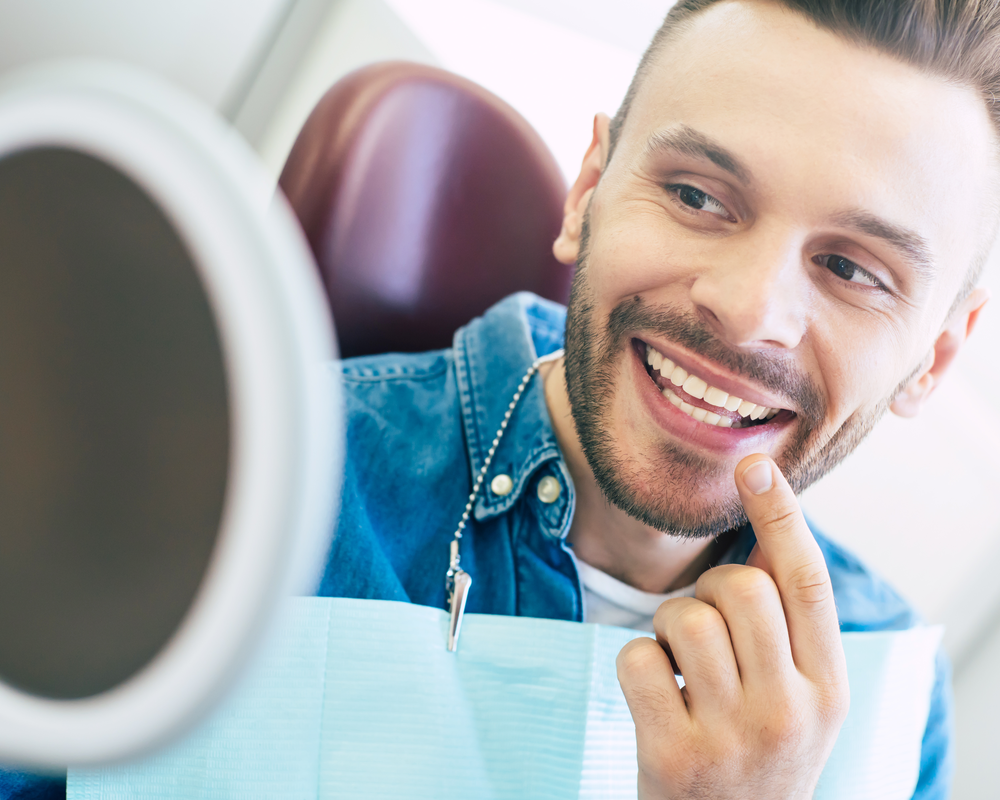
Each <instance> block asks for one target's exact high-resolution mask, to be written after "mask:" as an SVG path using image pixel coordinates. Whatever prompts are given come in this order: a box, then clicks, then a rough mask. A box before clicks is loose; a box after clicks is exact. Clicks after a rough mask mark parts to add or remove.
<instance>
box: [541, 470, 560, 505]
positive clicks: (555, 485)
mask: <svg viewBox="0 0 1000 800" xmlns="http://www.w3.org/2000/svg"><path fill="white" fill-rule="evenodd" d="M560 492H562V486H560V485H559V481H557V480H556V479H555V478H553V477H552V476H551V475H546V476H545V477H544V478H542V479H541V480H540V481H539V482H538V499H539V500H541V501H542V502H543V503H554V502H555V501H556V500H558V499H559V494H560Z"/></svg>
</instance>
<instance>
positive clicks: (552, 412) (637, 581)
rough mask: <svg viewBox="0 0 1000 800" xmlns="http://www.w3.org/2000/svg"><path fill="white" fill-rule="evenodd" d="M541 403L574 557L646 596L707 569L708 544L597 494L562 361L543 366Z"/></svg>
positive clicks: (689, 580)
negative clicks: (561, 477)
mask: <svg viewBox="0 0 1000 800" xmlns="http://www.w3.org/2000/svg"><path fill="white" fill-rule="evenodd" d="M539 371H540V372H541V374H542V378H543V380H544V383H545V402H546V405H547V406H548V410H549V417H550V418H551V419H552V427H553V429H554V430H555V434H556V439H557V440H558V442H559V447H560V449H561V450H562V453H563V458H565V459H566V465H567V467H568V468H569V472H570V475H571V476H572V478H573V484H574V486H575V488H576V510H575V512H574V514H573V522H572V524H571V526H570V530H569V537H568V538H569V541H570V543H571V544H572V545H573V552H574V553H575V554H576V556H577V557H578V558H580V559H581V560H583V561H585V562H586V563H587V564H590V565H591V566H592V567H596V568H597V569H599V570H601V571H603V572H606V573H608V574H609V575H612V576H614V577H615V578H618V579H619V580H621V581H624V582H625V583H627V584H629V585H630V586H634V587H635V588H637V589H641V590H643V591H646V592H668V591H671V590H673V589H679V588H680V587H682V586H687V585H688V584H690V583H693V582H694V581H695V580H696V579H697V578H698V576H699V575H700V574H701V573H702V572H704V571H705V569H707V568H708V564H709V559H710V558H711V556H712V550H713V548H712V544H713V542H714V540H712V539H683V538H680V537H676V536H670V535H668V534H664V533H661V532H660V531H657V530H654V529H653V528H650V527H649V526H648V525H643V524H642V523H641V522H639V521H638V520H636V519H634V518H633V517H630V516H628V515H627V514H626V513H625V512H623V511H622V510H621V509H619V508H617V507H616V506H613V505H611V503H609V502H608V500H607V498H606V497H605V496H604V493H603V492H601V490H600V488H599V487H598V485H597V481H596V480H595V478H594V473H593V471H592V470H591V469H590V465H589V464H588V463H587V458H586V456H585V455H584V453H583V448H582V447H581V445H580V438H579V436H577V433H576V426H575V425H574V424H573V415H572V411H571V409H570V403H569V396H568V394H567V392H566V373H565V369H564V366H563V360H562V359H560V360H559V361H556V362H554V363H551V364H546V365H544V366H543V367H542V368H541V370H539Z"/></svg>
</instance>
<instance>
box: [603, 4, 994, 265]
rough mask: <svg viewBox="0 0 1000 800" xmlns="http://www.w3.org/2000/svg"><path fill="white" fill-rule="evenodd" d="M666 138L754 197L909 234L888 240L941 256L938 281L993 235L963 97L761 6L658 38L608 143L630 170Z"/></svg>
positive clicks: (988, 132) (987, 192)
mask: <svg viewBox="0 0 1000 800" xmlns="http://www.w3.org/2000/svg"><path fill="white" fill-rule="evenodd" d="M679 130H687V131H689V132H695V133H694V136H689V137H687V138H688V141H687V142H680V144H682V145H686V144H690V143H691V140H692V138H695V137H697V136H698V135H701V136H703V137H705V139H707V140H710V143H711V144H712V145H713V147H703V148H702V149H703V150H704V151H705V152H706V154H708V157H709V158H710V159H711V154H710V153H709V151H711V150H713V149H714V151H715V155H716V156H718V157H719V158H726V159H729V160H730V161H731V162H732V163H733V165H734V166H736V167H737V168H738V169H736V170H731V171H732V172H734V173H737V172H742V173H743V175H744V177H746V176H747V175H752V177H753V179H754V181H755V184H756V186H757V187H758V188H760V189H761V190H762V191H772V192H789V191H795V192H797V193H799V194H798V196H800V197H801V198H802V199H803V201H804V200H805V199H806V198H811V200H812V201H814V202H818V203H819V205H817V207H816V211H817V212H819V211H820V210H821V206H823V205H824V204H825V209H823V212H824V214H828V215H834V214H835V215H839V216H840V217H841V218H853V219H854V220H855V221H857V220H860V219H862V218H864V217H866V216H867V217H871V218H874V219H875V220H884V221H888V222H890V224H891V225H892V226H893V227H894V228H896V229H898V230H897V232H899V231H904V230H905V231H906V232H907V233H908V234H916V235H915V236H914V235H906V236H903V237H899V236H896V237H894V238H895V239H896V240H897V242H902V243H903V244H905V245H913V247H911V248H910V249H911V250H913V251H914V252H915V253H916V252H917V251H921V252H920V253H919V254H920V255H922V256H924V259H923V260H924V261H930V260H935V259H939V258H940V257H941V256H942V254H947V255H948V258H947V259H946V260H949V261H951V262H954V268H953V269H949V270H948V271H949V272H951V271H960V272H962V273H963V274H964V270H965V268H966V266H967V265H968V264H970V263H972V261H973V260H975V258H976V257H977V255H978V254H979V252H980V251H982V250H983V248H984V247H985V243H986V242H987V241H988V240H989V239H991V237H992V234H993V231H994V228H995V221H996V216H997V210H996V209H997V194H996V185H997V181H996V179H995V176H996V175H997V171H998V168H997V158H996V154H997V147H996V135H995V132H994V129H993V126H992V123H991V121H990V118H989V115H988V113H987V111H986V108H985V104H984V103H983V101H982V100H981V98H980V97H979V96H978V95H977V93H976V92H975V91H974V90H973V89H971V88H968V87H961V86H956V85H954V84H953V83H950V82H949V81H948V80H946V79H945V78H943V77H940V76H936V75H932V74H928V73H926V72H922V71H920V70H918V69H916V68H915V67H913V66H911V65H908V64H905V63H902V62H901V61H898V60H895V59H893V58H891V57H889V56H887V55H885V54H882V53H879V52H876V51H875V50H873V49H871V48H863V47H861V46H858V45H856V44H854V43H852V42H850V41H848V40H847V39H846V38H844V37H842V36H839V35H836V34H833V33H830V32H828V31H825V30H821V29H819V28H818V27H817V26H815V25H814V24H813V23H812V22H811V21H810V20H809V19H807V18H806V17H805V16H803V15H801V14H800V13H798V12H795V11H792V10H790V9H787V8H785V7H784V6H782V5H780V4H778V3H775V2H768V1H767V0H764V1H763V2H761V1H760V0H729V1H727V2H721V3H717V4H715V5H713V6H711V7H709V8H708V9H705V10H703V11H701V12H699V13H697V14H695V15H694V16H693V17H691V18H690V19H688V20H686V21H685V22H684V23H682V24H681V26H680V28H679V30H677V31H675V32H674V33H673V34H672V35H671V36H670V37H668V39H667V40H666V41H665V43H664V46H663V47H662V49H661V51H660V52H659V53H658V54H657V57H656V58H654V59H653V61H652V62H651V63H650V69H649V71H648V73H647V74H646V76H645V78H644V80H643V82H642V84H641V85H640V87H639V90H638V92H637V94H636V96H635V98H634V100H633V104H632V107H631V109H630V111H629V116H628V119H627V120H626V124H625V128H624V130H623V131H622V144H624V145H625V147H626V148H627V149H628V150H630V151H631V156H632V158H631V159H629V160H634V159H635V158H636V157H638V156H640V154H643V153H645V154H648V153H649V150H650V148H654V149H655V147H656V145H657V144H663V143H669V142H670V140H671V139H672V138H673V139H676V137H677V133H678V131H679ZM626 143H627V144H626ZM714 145H719V147H714ZM621 146H622V145H619V147H621ZM616 152H617V149H616ZM719 158H716V159H715V160H716V162H717V163H718V161H719ZM808 210H809V209H808V208H807V207H806V206H803V208H802V211H803V213H805V212H807V211H808ZM868 227H869V228H870V227H872V226H871V225H869V226H868ZM956 280H959V279H956Z"/></svg>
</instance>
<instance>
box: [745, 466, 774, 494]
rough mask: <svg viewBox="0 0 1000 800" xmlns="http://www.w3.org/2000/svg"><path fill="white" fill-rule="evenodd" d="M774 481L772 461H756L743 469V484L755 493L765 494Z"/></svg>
mask: <svg viewBox="0 0 1000 800" xmlns="http://www.w3.org/2000/svg"><path fill="white" fill-rule="evenodd" d="M772 483H773V480H772V477H771V462H770V461H755V462H754V463H753V464H751V465H750V466H749V467H747V468H746V469H745V470H743V485H744V486H746V487H747V488H748V489H749V490H750V491H751V492H753V493H754V494H764V492H766V491H767V490H768V489H770V488H771V485H772Z"/></svg>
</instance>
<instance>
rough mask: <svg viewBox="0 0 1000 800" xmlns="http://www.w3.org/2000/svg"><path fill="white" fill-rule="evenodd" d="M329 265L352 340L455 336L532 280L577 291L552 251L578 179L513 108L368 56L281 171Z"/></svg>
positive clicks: (352, 349)
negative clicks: (567, 177)
mask: <svg viewBox="0 0 1000 800" xmlns="http://www.w3.org/2000/svg"><path fill="white" fill-rule="evenodd" d="M280 185H281V188H282V189H283V190H284V192H285V194H286V195H287V196H288V199H289V200H290V201H291V204H292V207H293V208H294V209H295V212H296V213H297V214H298V217H299V220H300V221H301V223H302V227H303V228H304V229H305V232H306V236H307V238H308V239H309V243H310V245H311V246H312V249H313V253H314V254H315V256H316V261H317V263H318V264H319V268H320V270H321V272H322V273H323V282H324V284H325V286H326V291H327V294H328V296H329V300H330V305H331V308H332V310H333V316H334V321H335V323H336V326H337V332H338V338H339V340H340V348H341V353H342V354H343V355H344V356H345V357H347V356H352V355H362V354H366V353H377V352H386V351H389V350H401V351H412V352H415V351H420V350H428V349H434V348H438V347H448V346H450V344H451V339H452V334H453V333H454V331H455V330H456V328H458V327H460V326H461V325H463V324H465V323H466V322H468V321H469V320H470V319H471V318H472V317H474V316H476V315H477V314H480V313H482V312H483V311H484V310H485V309H486V308H488V307H489V306H490V305H492V304H493V303H494V302H496V301H497V300H499V299H500V298H502V297H504V296H506V295H508V294H510V293H511V292H515V291H518V290H521V289H527V290H529V291H533V292H535V293H537V294H540V295H542V296H544V297H548V298H550V299H554V300H558V301H560V302H565V301H566V298H567V297H568V295H569V283H570V278H571V273H572V270H571V268H569V267H566V266H564V265H562V264H560V263H559V262H557V261H556V260H555V258H554V257H553V256H552V242H553V241H554V240H555V237H556V236H557V235H558V233H559V228H560V225H561V220H562V205H563V201H564V199H565V195H566V187H565V183H564V181H563V178H562V175H561V173H560V172H559V168H558V166H557V165H556V162H555V159H554V158H553V157H552V154H551V153H550V152H549V150H548V148H547V147H546V146H545V144H544V143H543V142H542V140H541V138H539V136H538V134H537V133H535V131H534V130H533V129H532V128H531V126H530V125H529V124H528V123H527V122H526V121H525V120H524V118H522V117H521V116H520V115H519V114H518V113H517V112H516V111H514V109H512V108H511V107H510V106H508V105H507V104H506V103H504V102H503V101H502V100H500V99H499V98H497V97H495V96H494V95H492V94H490V93H489V92H487V91H486V90H485V89H483V88H481V87H479V86H476V85H475V84H474V83H471V82H470V81H467V80H465V79H463V78H460V77H458V76H456V75H452V74H450V73H448V72H445V71H443V70H440V69H435V68H433V67H427V66H423V65H419V64H409V63H405V62H387V63H382V64H376V65H373V66H369V67H365V68H362V69H360V70H358V71H356V72H353V73H351V74H350V75H348V76H347V77H345V78H344V79H342V80H341V81H339V82H338V83H337V84H335V85H334V86H333V87H332V88H331V89H330V90H329V91H328V92H327V93H326V95H325V96H324V97H323V99H322V100H320V102H319V104H318V105H317V106H316V108H315V109H314V110H313V112H312V114H311V115H310V117H309V119H308V120H307V122H306V124H305V126H304V127H303V129H302V131H301V133H300V134H299V137H298V139H297V140H296V142H295V146H294V147H293V148H292V151H291V154H290V155H289V157H288V161H287V162H286V164H285V167H284V170H283V172H282V174H281V180H280Z"/></svg>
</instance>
